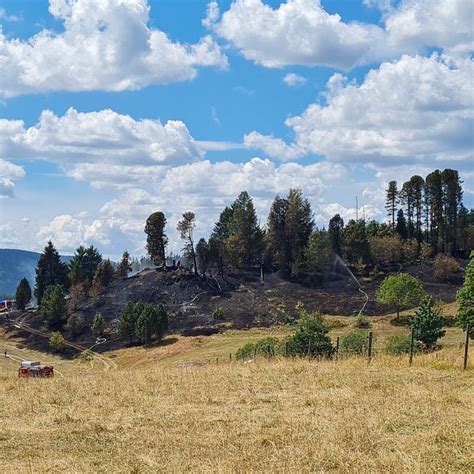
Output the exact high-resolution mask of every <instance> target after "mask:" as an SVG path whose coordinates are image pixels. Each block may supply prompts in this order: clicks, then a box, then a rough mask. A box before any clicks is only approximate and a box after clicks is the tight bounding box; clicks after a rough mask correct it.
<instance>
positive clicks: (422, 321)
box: [411, 298, 446, 348]
mask: <svg viewBox="0 0 474 474" xmlns="http://www.w3.org/2000/svg"><path fill="white" fill-rule="evenodd" d="M411 328H412V329H413V336H414V339H415V340H416V341H420V342H422V343H423V344H425V346H426V347H428V348H432V347H433V345H434V344H435V343H436V341H437V340H438V339H439V338H440V337H443V336H444V335H445V334H446V331H444V330H443V317H442V315H441V311H440V310H439V309H438V308H436V307H435V306H434V305H433V300H432V299H431V298H426V299H425V300H424V301H423V302H422V303H421V305H420V307H419V308H418V309H417V310H416V311H415V315H414V316H413V319H412V320H411Z"/></svg>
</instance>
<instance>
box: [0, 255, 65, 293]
mask: <svg viewBox="0 0 474 474" xmlns="http://www.w3.org/2000/svg"><path fill="white" fill-rule="evenodd" d="M40 255H41V254H40V253H38V252H30V251H29V250H19V249H0V297H6V296H14V294H15V291H16V287H17V285H18V283H19V282H20V280H21V279H22V278H26V279H27V280H28V281H29V282H30V285H31V288H32V289H33V288H34V285H35V269H36V264H37V263H38V259H39V257H40ZM71 258H72V257H70V256H62V257H61V259H62V260H63V261H64V262H69V261H70V260H71Z"/></svg>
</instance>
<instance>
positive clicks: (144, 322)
mask: <svg viewBox="0 0 474 474" xmlns="http://www.w3.org/2000/svg"><path fill="white" fill-rule="evenodd" d="M167 330H168V313H167V311H166V309H165V307H164V306H163V305H160V306H153V305H150V304H145V305H143V306H142V307H141V308H140V309H139V314H138V317H137V320H136V324H135V335H136V336H137V337H139V338H140V340H141V341H142V343H144V344H146V345H148V344H150V343H151V341H152V339H153V338H154V337H156V338H157V339H158V340H161V339H162V337H163V336H164V334H165V332H166V331H167Z"/></svg>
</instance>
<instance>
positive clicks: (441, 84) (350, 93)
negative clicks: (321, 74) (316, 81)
mask: <svg viewBox="0 0 474 474" xmlns="http://www.w3.org/2000/svg"><path fill="white" fill-rule="evenodd" d="M473 64H474V62H473V60H471V59H462V60H459V61H458V62H456V63H454V62H452V61H450V60H449V59H448V58H446V57H438V56H437V55H432V56H431V57H429V58H426V57H421V56H415V57H411V56H403V57H402V58H401V59H400V60H399V61H396V62H392V63H383V64H382V65H381V66H380V68H379V69H377V70H372V71H370V72H369V73H368V74H367V76H366V77H365V79H364V81H363V83H362V84H361V85H358V84H356V83H353V82H350V83H347V82H345V81H344V79H343V78H342V76H341V75H340V74H338V75H335V76H333V78H331V79H330V80H329V82H328V94H327V104H326V105H320V104H317V103H314V104H311V105H310V106H309V107H308V108H307V109H306V111H305V112H304V113H303V114H302V115H301V116H296V117H292V118H290V119H288V120H287V121H286V123H287V125H288V126H291V127H292V128H293V130H294V133H295V135H296V144H297V145H298V146H300V147H301V148H303V149H305V150H306V151H307V152H308V153H316V154H322V155H324V156H326V157H327V158H329V159H332V160H345V161H361V162H364V163H371V162H372V163H377V164H378V165H381V164H382V165H386V166H387V165H393V164H403V163H404V162H405V163H411V164H415V166H416V165H419V164H420V163H424V164H429V165H430V166H432V167H433V166H441V165H442V164H447V163H448V164H451V165H452V166H463V165H464V166H467V165H469V163H471V164H472V159H473V142H472V130H473V117H474V103H473V95H472V76H473Z"/></svg>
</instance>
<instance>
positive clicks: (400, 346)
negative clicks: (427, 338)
mask: <svg viewBox="0 0 474 474" xmlns="http://www.w3.org/2000/svg"><path fill="white" fill-rule="evenodd" d="M418 350H419V348H418V343H417V342H416V341H415V342H414V344H413V352H418ZM384 351H385V353H386V354H389V355H403V354H408V353H409V352H410V335H409V334H404V333H399V334H393V335H392V336H389V337H387V339H386V341H385V348H384Z"/></svg>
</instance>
